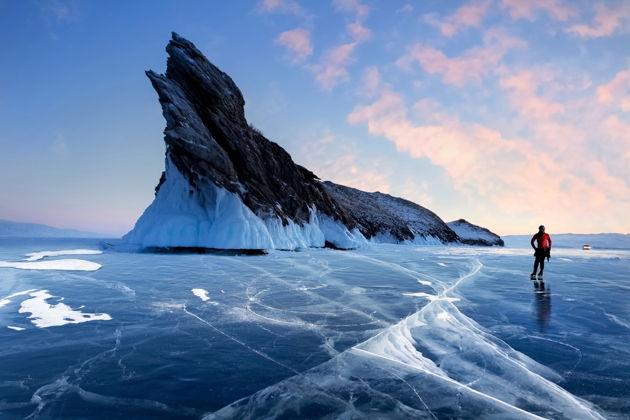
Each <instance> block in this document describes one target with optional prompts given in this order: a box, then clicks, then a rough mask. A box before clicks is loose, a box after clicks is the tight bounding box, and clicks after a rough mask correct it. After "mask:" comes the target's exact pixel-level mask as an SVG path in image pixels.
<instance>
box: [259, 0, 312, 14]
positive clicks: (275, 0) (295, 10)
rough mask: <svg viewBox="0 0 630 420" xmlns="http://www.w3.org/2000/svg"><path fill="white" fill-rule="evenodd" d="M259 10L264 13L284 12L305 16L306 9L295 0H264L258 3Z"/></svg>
mask: <svg viewBox="0 0 630 420" xmlns="http://www.w3.org/2000/svg"><path fill="white" fill-rule="evenodd" d="M258 10H260V11H261V12H263V13H284V14H290V15H296V16H303V15H305V14H306V10H305V9H304V8H303V7H302V6H300V4H299V3H298V2H296V1H295V0H262V1H261V2H260V3H258Z"/></svg>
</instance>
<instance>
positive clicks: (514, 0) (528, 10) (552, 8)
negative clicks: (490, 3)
mask: <svg viewBox="0 0 630 420" xmlns="http://www.w3.org/2000/svg"><path fill="white" fill-rule="evenodd" d="M500 4H501V8H503V9H504V10H506V11H507V12H508V14H509V15H510V16H511V17H512V19H514V20H519V19H528V20H531V21H533V20H535V19H536V15H537V13H538V12H541V11H542V12H545V13H546V14H547V15H548V16H549V17H551V18H552V19H555V20H558V21H562V22H564V21H567V20H568V19H570V18H572V17H574V16H576V15H577V10H576V9H575V5H573V4H572V5H571V6H569V5H568V4H565V2H564V1H563V0H501V3H500ZM572 7H573V8H572Z"/></svg>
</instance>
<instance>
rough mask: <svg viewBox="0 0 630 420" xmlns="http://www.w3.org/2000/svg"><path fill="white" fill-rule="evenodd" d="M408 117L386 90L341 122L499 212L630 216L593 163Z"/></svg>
mask: <svg viewBox="0 0 630 420" xmlns="http://www.w3.org/2000/svg"><path fill="white" fill-rule="evenodd" d="M423 106H424V105H420V107H421V108H422V107H423ZM425 108H426V107H425ZM407 115H408V109H407V107H406V105H405V103H404V100H403V98H402V96H401V95H400V94H398V93H396V92H393V91H385V92H383V94H382V95H381V96H380V97H379V98H378V99H377V100H376V101H375V102H373V103H371V104H369V105H363V106H357V107H355V109H354V110H353V112H352V113H351V114H349V116H348V121H349V122H350V123H351V124H358V123H365V124H366V125H367V128H368V131H369V133H370V134H372V135H376V136H383V137H384V138H386V139H387V140H389V141H391V142H393V143H394V144H395V145H396V148H397V149H398V151H399V152H401V153H406V154H408V155H409V156H411V157H412V158H427V159H429V160H430V161H431V162H432V163H433V164H434V165H436V166H439V167H441V168H443V169H444V171H446V173H448V175H449V176H450V178H451V180H452V184H453V186H454V187H455V188H456V189H458V190H460V191H462V192H464V193H467V194H470V195H472V196H475V197H477V200H486V201H487V202H489V203H490V205H491V206H493V207H495V208H496V210H497V211H500V212H507V213H515V212H528V213H530V214H532V215H535V216H536V217H545V219H546V220H548V221H549V223H552V222H553V223H556V224H557V225H558V226H559V225H563V224H564V223H565V222H564V220H563V217H572V218H573V220H578V219H580V218H581V217H582V216H580V214H593V212H595V213H597V214H603V215H604V214H605V215H606V216H604V217H616V216H619V215H620V214H621V213H622V212H620V208H624V209H625V210H624V211H628V210H630V200H629V199H628V198H626V199H625V200H624V199H623V197H624V194H629V195H628V197H630V189H629V188H628V186H627V185H626V183H624V181H623V180H622V179H620V178H618V177H615V176H613V175H611V174H610V172H609V171H608V170H607V168H606V166H605V165H603V164H602V163H601V162H599V161H598V160H596V159H592V158H591V159H590V160H589V162H590V164H588V165H586V166H585V165H584V162H574V161H571V160H562V158H560V159H559V158H558V156H555V155H553V154H550V153H544V152H543V150H540V145H536V144H532V143H531V142H530V141H528V140H525V139H518V138H506V137H504V136H503V135H502V134H501V133H500V132H499V131H497V130H494V129H492V128H490V127H487V126H484V125H481V124H474V123H473V124H470V123H464V122H462V121H460V120H459V119H458V118H457V117H455V116H452V115H448V113H446V112H443V113H440V115H436V116H429V117H428V119H429V120H433V121H435V123H431V124H428V125H421V124H420V125H419V124H415V123H413V122H412V121H411V120H410V119H409V118H408V116H407ZM613 123H614V121H613V122H611V125H612V124H613ZM614 128H618V127H614ZM584 197H588V200H584ZM622 201H623V204H620V203H621V202H622ZM541 203H548V205H549V206H553V211H552V212H547V209H546V208H545V206H542V207H541ZM612 203H615V206H612V205H611V204H612Z"/></svg>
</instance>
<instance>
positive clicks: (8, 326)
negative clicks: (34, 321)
mask: <svg viewBox="0 0 630 420" xmlns="http://www.w3.org/2000/svg"><path fill="white" fill-rule="evenodd" d="M7 328H8V329H10V330H14V331H24V330H25V329H26V328H22V327H14V326H13V325H7Z"/></svg>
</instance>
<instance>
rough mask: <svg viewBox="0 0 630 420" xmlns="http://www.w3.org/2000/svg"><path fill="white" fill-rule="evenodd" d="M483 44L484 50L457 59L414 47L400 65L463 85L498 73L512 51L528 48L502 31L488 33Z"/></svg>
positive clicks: (477, 48)
mask: <svg viewBox="0 0 630 420" xmlns="http://www.w3.org/2000/svg"><path fill="white" fill-rule="evenodd" d="M484 43H485V45H484V46H483V47H473V48H471V49H469V50H466V51H464V52H463V53H462V54H461V55H460V56H458V57H447V56H446V55H445V54H444V53H443V52H441V51H440V50H438V49H435V48H433V47H427V46H423V45H421V44H415V45H414V46H413V47H412V48H411V50H410V52H409V53H408V54H407V55H405V56H404V57H402V58H401V59H399V60H398V62H397V63H398V65H401V66H406V65H408V64H409V63H410V62H413V61H416V62H418V64H419V65H420V66H421V67H422V68H423V69H424V70H425V71H426V72H427V73H430V74H441V75H442V81H443V82H444V83H446V84H453V85H457V86H461V85H464V84H466V83H480V82H481V81H482V80H483V79H484V78H485V77H487V76H488V75H489V74H491V73H492V72H494V71H495V70H496V68H497V66H498V65H499V63H500V61H501V59H502V58H503V56H504V55H505V54H506V53H507V52H508V51H509V50H510V49H512V48H517V47H522V46H524V45H525V43H524V42H523V41H522V40H520V39H518V38H515V37H511V36H509V35H507V34H506V33H505V32H503V31H500V30H491V31H488V32H487V33H486V34H485V37H484Z"/></svg>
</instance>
